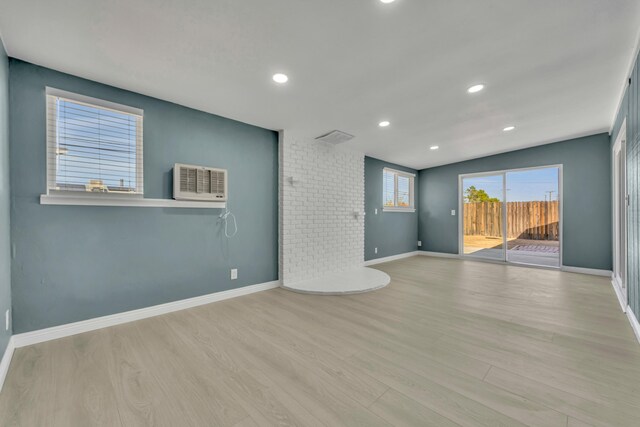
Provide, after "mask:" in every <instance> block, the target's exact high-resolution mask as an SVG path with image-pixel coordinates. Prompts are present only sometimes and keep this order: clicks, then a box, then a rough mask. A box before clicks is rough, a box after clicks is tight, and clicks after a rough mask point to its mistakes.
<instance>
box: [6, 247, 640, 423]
mask: <svg viewBox="0 0 640 427" xmlns="http://www.w3.org/2000/svg"><path fill="white" fill-rule="evenodd" d="M376 268H379V269H380V270H383V271H385V272H387V273H388V274H389V275H390V276H391V278H392V281H391V284H390V285H389V286H388V287H386V288H384V289H382V290H379V291H376V292H372V293H368V294H360V295H349V296H314V295H302V294H296V293H293V292H289V291H286V290H283V289H276V290H271V291H266V292H261V293H258V294H253V295H250V296H245V297H241V298H236V299H233V300H228V301H224V302H219V303H214V304H210V305H207V306H202V307H198V308H194V309H189V310H185V311H180V312H176V313H172V314H169V315H165V316H160V317H155V318H151V319H147V320H142V321H138V322H135V323H128V324H124V325H120V326H116V327H111V328H108V329H103V330H99V331H95V332H88V333H85V334H81V335H76V336H73V337H69V338H64V339H59V340H56V341H50V342H47V343H42V344H38V345H34V346H31V347H26V348H20V349H18V350H17V351H16V353H15V355H14V359H13V361H12V363H11V367H10V371H9V374H8V377H7V381H6V384H5V388H4V390H3V392H2V393H1V394H0V417H1V423H2V425H22V426H48V425H55V426H90V425H105V426H119V425H123V426H138V425H141V426H146V425H159V426H191V425H193V426H260V425H305V426H319V425H327V426H339V425H345V426H357V425H361V426H384V425H415V426H438V427H443V426H458V425H459V426H474V427H475V426H484V425H487V426H522V425H535V426H545V427H551V426H574V427H575V426H588V425H593V426H634V427H637V426H639V425H640V345H639V344H638V343H637V342H636V340H635V337H634V335H633V332H632V330H631V327H630V326H629V324H628V322H627V320H626V318H625V316H624V314H623V313H622V312H621V310H620V307H619V305H618V302H617V300H616V297H615V295H614V292H613V289H612V288H611V285H610V283H609V280H608V279H606V278H604V277H595V276H586V275H580V274H573V273H563V272H559V271H551V270H542V269H529V268H524V267H515V266H505V265H498V264H489V263H480V262H474V261H461V260H453V259H438V258H430V257H424V256H419V257H413V258H407V259H403V260H399V261H395V262H390V263H387V264H380V265H378V266H376Z"/></svg>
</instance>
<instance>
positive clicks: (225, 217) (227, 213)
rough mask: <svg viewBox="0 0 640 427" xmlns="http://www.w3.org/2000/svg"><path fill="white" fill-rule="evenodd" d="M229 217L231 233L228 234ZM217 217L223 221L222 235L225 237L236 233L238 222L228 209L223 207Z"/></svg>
mask: <svg viewBox="0 0 640 427" xmlns="http://www.w3.org/2000/svg"><path fill="white" fill-rule="evenodd" d="M229 217H231V219H233V233H231V234H229ZM219 218H220V219H221V220H223V221H224V235H225V236H226V237H227V239H230V238H232V237H233V236H235V235H236V234H237V233H238V222H237V221H236V216H235V215H234V214H232V213H231V211H230V210H229V209H227V208H225V209H224V212H222V213H221V214H220V217H219Z"/></svg>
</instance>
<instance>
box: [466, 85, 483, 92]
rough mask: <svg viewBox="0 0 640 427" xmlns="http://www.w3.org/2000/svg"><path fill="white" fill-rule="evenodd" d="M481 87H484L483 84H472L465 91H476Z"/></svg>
mask: <svg viewBox="0 0 640 427" xmlns="http://www.w3.org/2000/svg"><path fill="white" fill-rule="evenodd" d="M482 89H484V85H473V86H471V87H470V88H469V89H467V92H469V93H476V92H480V91H481V90H482Z"/></svg>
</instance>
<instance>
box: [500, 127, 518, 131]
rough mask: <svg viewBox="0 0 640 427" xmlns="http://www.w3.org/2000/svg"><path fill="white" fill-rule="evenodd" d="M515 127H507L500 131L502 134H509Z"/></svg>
mask: <svg viewBox="0 0 640 427" xmlns="http://www.w3.org/2000/svg"><path fill="white" fill-rule="evenodd" d="M515 128H516V127H515V126H507V127H506V128H504V129H502V130H503V131H504V132H511V131H512V130H514V129H515Z"/></svg>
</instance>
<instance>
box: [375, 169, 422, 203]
mask: <svg viewBox="0 0 640 427" xmlns="http://www.w3.org/2000/svg"><path fill="white" fill-rule="evenodd" d="M414 179H415V176H414V175H413V174H410V173H407V172H402V171H397V170H393V169H387V168H385V169H384V171H383V178H382V188H383V190H382V191H383V195H382V200H383V207H384V209H385V210H397V211H411V212H413V211H415V206H414V190H413V188H414Z"/></svg>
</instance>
